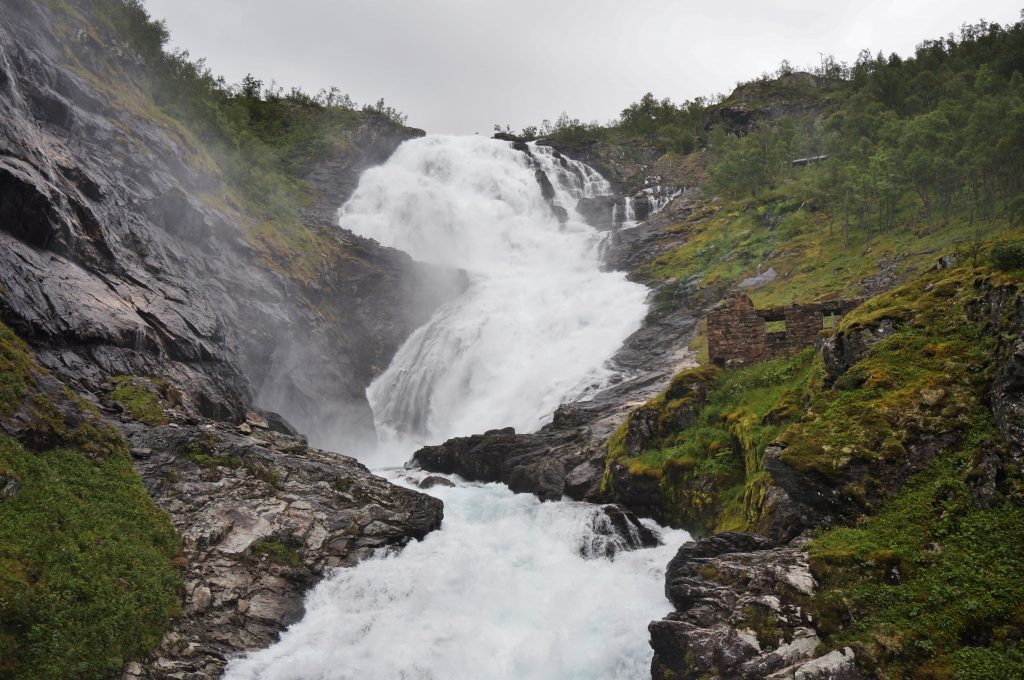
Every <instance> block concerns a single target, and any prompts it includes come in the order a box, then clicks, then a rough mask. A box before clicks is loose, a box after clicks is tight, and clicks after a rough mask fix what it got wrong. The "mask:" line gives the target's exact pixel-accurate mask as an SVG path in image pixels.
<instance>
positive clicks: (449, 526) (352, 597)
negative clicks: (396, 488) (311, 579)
mask: <svg viewBox="0 0 1024 680" xmlns="http://www.w3.org/2000/svg"><path fill="white" fill-rule="evenodd" d="M430 493H431V494H434V495H436V496H438V497H440V498H441V499H442V500H443V501H444V505H445V520H444V529H443V530H441V531H437V532H434V533H432V534H429V535H428V536H427V537H426V538H425V539H424V540H423V541H419V542H415V543H412V544H410V545H408V546H407V547H405V548H404V549H403V550H402V552H401V553H400V554H399V555H398V556H395V557H379V558H375V559H372V560H369V561H366V562H363V563H361V564H359V565H358V566H356V567H354V568H350V569H339V570H337V571H335V572H334V574H333V575H332V576H331V577H330V578H329V579H327V580H326V581H324V582H322V583H320V584H319V585H318V586H317V587H316V588H315V589H314V590H313V591H312V593H311V594H310V595H309V597H308V598H307V601H306V615H305V617H304V618H303V619H302V621H301V622H299V623H298V624H296V625H294V626H292V627H291V628H290V629H289V630H288V631H287V632H285V633H284V635H283V636H282V637H281V641H280V642H279V643H278V644H276V645H274V646H273V647H271V648H270V649H267V650H264V651H261V652H257V653H255V654H252V655H250V656H248V657H246V658H245V659H242V660H238V661H235V662H233V663H232V664H231V665H230V667H229V671H228V674H227V676H226V677H227V678H228V680H357V679H358V680H366V679H381V680H385V679H388V680H390V679H393V678H405V679H408V680H413V679H415V680H480V679H481V678H487V680H525V679H529V680H573V679H579V680H633V679H638V678H644V677H650V663H651V649H650V647H649V646H648V644H647V624H648V623H649V622H650V621H651V619H652V618H656V617H660V616H662V615H664V614H665V613H667V612H668V611H669V610H670V609H671V606H670V605H669V603H668V601H667V600H666V599H665V596H664V569H665V565H666V564H667V563H668V561H669V559H671V557H672V555H673V554H674V553H675V551H676V549H677V548H678V547H679V545H681V544H682V543H683V541H684V540H686V539H687V538H688V537H687V536H686V534H685V532H682V531H671V530H664V529H661V530H660V531H661V532H662V538H663V540H664V545H663V546H662V547H659V548H653V549H647V550H637V551H634V552H624V553H619V554H618V555H617V556H616V557H615V559H614V560H607V559H583V558H582V557H581V556H580V544H581V543H582V542H585V541H586V540H587V537H588V535H589V529H590V523H589V520H590V518H591V513H592V512H593V506H589V505H585V504H582V503H574V502H561V503H541V502H539V501H538V500H537V499H536V498H534V497H533V496H530V495H527V494H519V495H515V494H513V493H512V492H510V491H509V490H508V489H507V488H506V487H504V486H501V485H496V484H489V485H468V486H460V487H457V488H435V489H431V490H430ZM652 526H653V525H652Z"/></svg>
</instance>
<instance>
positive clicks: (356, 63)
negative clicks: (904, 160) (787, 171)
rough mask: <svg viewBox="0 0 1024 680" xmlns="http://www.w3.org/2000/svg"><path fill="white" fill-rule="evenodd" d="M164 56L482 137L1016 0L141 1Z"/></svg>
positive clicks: (667, 93) (921, 30)
mask: <svg viewBox="0 0 1024 680" xmlns="http://www.w3.org/2000/svg"><path fill="white" fill-rule="evenodd" d="M146 4H147V6H148V8H149V11H150V13H151V14H152V15H153V16H154V17H156V18H162V19H165V20H166V21H167V24H168V26H169V28H170V30H171V43H172V46H175V47H181V48H184V49H187V50H189V51H190V52H191V53H192V56H193V57H206V58H207V61H208V63H209V65H210V66H211V68H212V69H213V71H214V72H215V73H217V74H221V75H224V76H225V77H226V78H227V79H228V81H229V82H238V81H240V80H241V79H242V77H243V76H244V75H245V74H246V73H250V72H251V73H252V74H253V75H255V76H257V77H259V78H262V79H263V80H264V81H266V82H269V81H271V80H276V81H277V83H278V84H280V85H282V86H285V87H291V86H300V87H302V88H304V89H306V90H309V91H316V90H319V89H320V88H322V87H326V86H329V85H332V84H333V85H337V86H338V87H339V88H340V89H341V90H342V91H343V92H347V93H348V94H349V95H350V96H351V97H352V98H353V99H354V100H355V101H357V102H359V103H366V102H374V101H376V100H377V99H378V98H379V97H384V99H385V100H386V102H387V103H388V104H389V105H391V106H394V107H395V108H397V109H399V110H401V111H403V112H405V113H406V114H407V115H408V117H409V124H410V125H414V126H416V127H421V128H424V129H426V130H427V131H428V132H452V133H473V132H479V133H481V134H490V133H491V130H492V127H493V125H494V124H495V123H501V124H505V123H509V124H511V125H512V127H513V128H515V129H519V128H521V127H523V126H524V125H528V124H531V123H539V122H540V121H541V120H542V119H544V118H548V119H551V120H554V119H555V118H557V117H558V114H559V113H561V112H562V111H566V112H568V113H569V114H570V115H571V116H572V117H575V118H579V119H581V120H584V121H589V120H599V121H601V122H607V121H608V120H611V119H613V118H615V117H616V116H618V113H619V112H620V111H621V110H622V109H623V108H624V107H625V106H626V105H628V104H629V103H630V102H633V101H636V100H637V99H639V98H640V96H641V95H643V93H644V92H647V91H651V92H653V93H654V94H655V95H656V96H658V97H659V98H661V97H671V98H672V99H673V100H675V101H681V100H684V99H691V98H693V97H696V96H702V95H703V96H706V95H711V94H714V93H716V92H723V93H728V92H729V91H731V90H732V88H733V87H734V85H735V84H736V81H738V80H750V79H751V78H754V77H757V76H758V75H760V74H761V72H763V71H774V70H775V69H776V68H777V67H778V65H779V62H780V61H781V60H782V59H789V61H790V62H792V64H793V65H794V66H805V65H808V64H814V63H818V60H819V56H818V52H819V51H821V52H826V53H832V54H834V55H835V56H836V58H837V59H839V60H841V61H847V62H851V63H852V62H853V61H854V59H856V57H857V53H858V52H859V51H860V50H861V48H864V47H868V48H870V49H871V50H872V51H875V52H877V51H878V50H883V51H884V52H885V53H886V54H888V53H889V52H894V51H895V52H898V53H899V54H901V55H908V54H911V53H912V52H913V50H914V46H915V45H916V44H917V43H919V42H920V41H921V40H923V39H925V38H935V37H938V36H940V35H944V34H946V33H948V32H950V31H957V30H958V29H959V27H960V25H961V24H962V23H964V22H975V21H977V20H978V19H980V18H984V19H986V20H988V21H991V22H999V23H1001V24H1004V25H1005V24H1008V23H1012V22H1014V21H1016V20H1017V19H1018V18H1019V17H1020V8H1021V6H1022V3H1021V0H972V1H971V2H964V1H963V0H960V1H956V0H859V1H858V2H854V3H851V2H844V3H838V2H837V3H833V2H828V0H813V1H812V0H776V1H774V2H771V1H767V0H765V1H761V2H758V1H757V0H731V1H730V2H706V1H705V2H699V3H698V2H685V1H677V2H672V1H671V0H619V1H617V2H611V1H609V0H515V2H512V1H511V0H506V1H505V2H492V1H485V0H287V1H282V0H147V2H146Z"/></svg>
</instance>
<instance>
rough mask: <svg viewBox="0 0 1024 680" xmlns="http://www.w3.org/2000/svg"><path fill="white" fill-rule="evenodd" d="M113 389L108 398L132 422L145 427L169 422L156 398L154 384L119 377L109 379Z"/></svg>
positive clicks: (156, 393)
mask: <svg viewBox="0 0 1024 680" xmlns="http://www.w3.org/2000/svg"><path fill="white" fill-rule="evenodd" d="M110 382H111V383H112V384H113V386H114V389H113V390H112V391H111V393H110V398H111V399H112V400H113V401H114V402H116V403H118V404H120V405H121V407H122V408H123V409H124V410H125V413H127V414H128V415H129V416H131V417H132V419H134V420H138V421H139V422H142V423H146V424H147V425H163V424H165V423H167V422H169V419H168V418H167V416H166V415H165V414H164V409H163V405H162V404H161V403H160V397H159V396H158V391H157V390H158V387H157V385H156V383H154V382H153V381H152V380H149V379H147V378H139V377H134V376H130V375H119V376H115V377H113V378H111V379H110Z"/></svg>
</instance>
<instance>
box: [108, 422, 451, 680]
mask: <svg viewBox="0 0 1024 680" xmlns="http://www.w3.org/2000/svg"><path fill="white" fill-rule="evenodd" d="M121 427H122V429H123V431H124V434H125V436H126V437H127V439H128V441H129V442H130V443H131V446H132V455H133V456H134V457H135V459H136V467H137V468H138V470H139V472H140V474H141V475H142V477H143V481H144V482H145V485H146V488H147V490H148V491H149V493H150V495H151V496H152V497H153V499H154V500H155V501H156V503H157V505H158V506H159V507H161V508H163V509H164V510H166V511H167V512H168V513H170V515H171V518H172V520H173V521H174V524H175V526H176V527H177V528H178V530H179V531H180V532H181V536H182V559H181V561H182V564H183V569H184V582H185V584H184V603H183V610H184V611H183V614H184V615H183V616H182V617H180V618H179V619H177V620H175V621H174V623H173V624H172V626H171V629H170V630H169V632H168V633H167V635H166V637H165V638H164V640H163V642H162V643H161V645H160V647H159V648H158V649H157V650H156V651H155V652H154V653H153V655H151V657H150V658H148V659H146V660H143V661H142V662H138V663H135V664H132V665H131V666H130V667H129V672H128V673H127V674H126V675H125V678H133V677H139V678H141V677H145V678H180V677H193V676H192V675H190V674H200V675H201V676H202V677H215V676H216V675H218V674H219V672H220V670H221V669H222V668H223V666H224V665H225V663H226V659H227V658H229V657H230V656H231V655H235V654H238V653H241V652H244V651H246V650H252V649H257V648H261V647H265V646H267V645H269V644H271V643H272V642H274V641H275V640H276V639H277V636H278V634H279V633H280V632H281V631H282V630H284V628H285V627H287V626H288V625H290V624H292V623H294V622H296V621H298V620H299V618H301V616H302V613H303V606H302V600H303V595H304V593H305V591H306V590H307V589H308V588H309V587H311V586H312V585H313V583H315V582H316V581H317V580H319V579H320V578H322V577H323V576H324V575H325V574H326V571H327V570H329V569H331V568H333V567H342V566H349V565H352V564H354V563H356V562H358V561H360V560H362V559H365V558H366V557H369V556H370V555H371V554H372V553H373V552H374V551H375V550H377V549H380V548H388V547H395V548H397V547H400V546H402V545H404V544H405V543H407V542H408V541H409V540H410V539H417V538H422V537H423V536H424V535H426V534H427V533H428V532H430V531H432V530H434V529H437V528H438V527H439V526H440V524H441V517H442V505H441V501H439V500H437V499H435V498H432V497H430V496H426V495H423V494H421V493H417V492H415V491H412V490H409V489H405V488H402V487H398V486H395V485H393V484H390V483H389V482H387V481H386V480H384V479H382V478H380V477H376V476H374V475H372V474H370V472H369V471H368V470H367V469H366V468H365V467H364V466H363V465H361V464H360V463H358V462H357V461H356V460H355V459H353V458H349V457H348V456H342V455H338V454H335V453H328V452H326V451H320V450H318V449H313V448H310V447H309V446H307V444H306V443H305V441H304V440H303V439H300V438H296V437H293V436H289V435H286V434H283V433H280V432H275V431H274V430H271V429H269V423H268V422H267V421H266V420H265V419H264V418H262V417H260V416H257V415H255V414H250V418H249V419H248V420H246V421H245V422H243V423H242V424H241V425H240V426H237V427H235V426H231V425H228V424H225V423H223V422H215V421H207V420H205V419H200V418H175V419H174V420H173V421H172V422H170V423H168V424H165V425H160V426H157V427H150V426H146V425H142V424H140V423H137V422H127V423H124V424H122V426H121ZM196 677H198V676H196Z"/></svg>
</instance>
